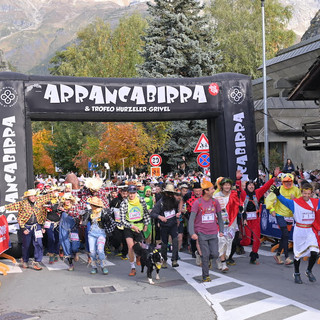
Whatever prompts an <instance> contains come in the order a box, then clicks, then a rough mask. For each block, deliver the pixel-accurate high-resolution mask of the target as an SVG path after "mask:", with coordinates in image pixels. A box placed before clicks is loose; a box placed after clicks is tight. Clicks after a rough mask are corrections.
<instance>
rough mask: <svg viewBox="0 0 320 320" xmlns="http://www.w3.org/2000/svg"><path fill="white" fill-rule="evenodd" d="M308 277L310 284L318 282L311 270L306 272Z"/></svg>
mask: <svg viewBox="0 0 320 320" xmlns="http://www.w3.org/2000/svg"><path fill="white" fill-rule="evenodd" d="M306 276H307V277H308V279H309V281H310V282H316V281H317V279H316V277H315V276H314V275H313V274H312V272H311V271H309V270H306Z"/></svg>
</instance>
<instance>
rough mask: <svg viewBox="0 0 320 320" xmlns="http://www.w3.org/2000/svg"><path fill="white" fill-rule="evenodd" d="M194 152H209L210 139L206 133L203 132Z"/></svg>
mask: <svg viewBox="0 0 320 320" xmlns="http://www.w3.org/2000/svg"><path fill="white" fill-rule="evenodd" d="M193 152H194V153H198V152H209V141H208V138H207V137H206V136H205V134H204V133H202V134H201V136H200V139H199V141H198V143H197V145H196V147H195V148H194V150H193Z"/></svg>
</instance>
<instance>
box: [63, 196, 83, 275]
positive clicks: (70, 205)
mask: <svg viewBox="0 0 320 320" xmlns="http://www.w3.org/2000/svg"><path fill="white" fill-rule="evenodd" d="M75 203H76V199H75V198H74V197H73V196H72V195H71V194H70V193H69V194H65V195H64V196H63V197H62V198H61V200H60V206H59V207H58V211H59V212H60V216H61V218H60V224H59V241H60V245H61V247H62V250H63V253H64V256H65V258H66V259H67V261H68V263H69V271H73V270H74V265H73V260H74V258H75V256H76V254H77V253H78V251H79V248H80V239H79V223H80V219H79V212H78V210H77V208H76V207H75Z"/></svg>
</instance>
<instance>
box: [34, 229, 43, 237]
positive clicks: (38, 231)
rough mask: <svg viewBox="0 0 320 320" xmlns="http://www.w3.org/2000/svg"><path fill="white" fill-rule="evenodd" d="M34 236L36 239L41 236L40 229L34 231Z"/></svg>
mask: <svg viewBox="0 0 320 320" xmlns="http://www.w3.org/2000/svg"><path fill="white" fill-rule="evenodd" d="M34 236H35V237H36V239H40V238H43V233H42V230H37V231H35V233H34Z"/></svg>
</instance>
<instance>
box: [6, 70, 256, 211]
mask: <svg viewBox="0 0 320 320" xmlns="http://www.w3.org/2000/svg"><path fill="white" fill-rule="evenodd" d="M0 117H1V124H0V134H1V138H0V139H1V150H0V161H1V164H0V203H1V205H4V204H9V203H12V202H15V201H17V200H19V199H20V197H21V196H22V195H23V192H24V191H25V190H26V189H28V188H32V187H33V183H34V176H33V164H32V133H31V120H48V121H62V120H66V121H105V122H108V121H170V120H188V119H207V123H208V132H207V134H208V139H209V144H210V159H211V172H212V177H213V178H215V177H217V176H230V177H233V178H234V176H235V172H236V170H241V171H242V172H243V174H244V176H245V177H247V178H250V179H252V178H255V177H256V176H257V151H256V140H255V125H254V109H253V101H252V89H251V80H250V78H249V77H248V76H245V75H241V74H235V73H223V74H217V75H214V76H211V77H203V78H181V79H180V78H179V79H177V78H162V79H137V78H131V79H122V78H77V77H53V76H50V77H42V76H27V75H23V74H19V73H13V72H3V73H0Z"/></svg>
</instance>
